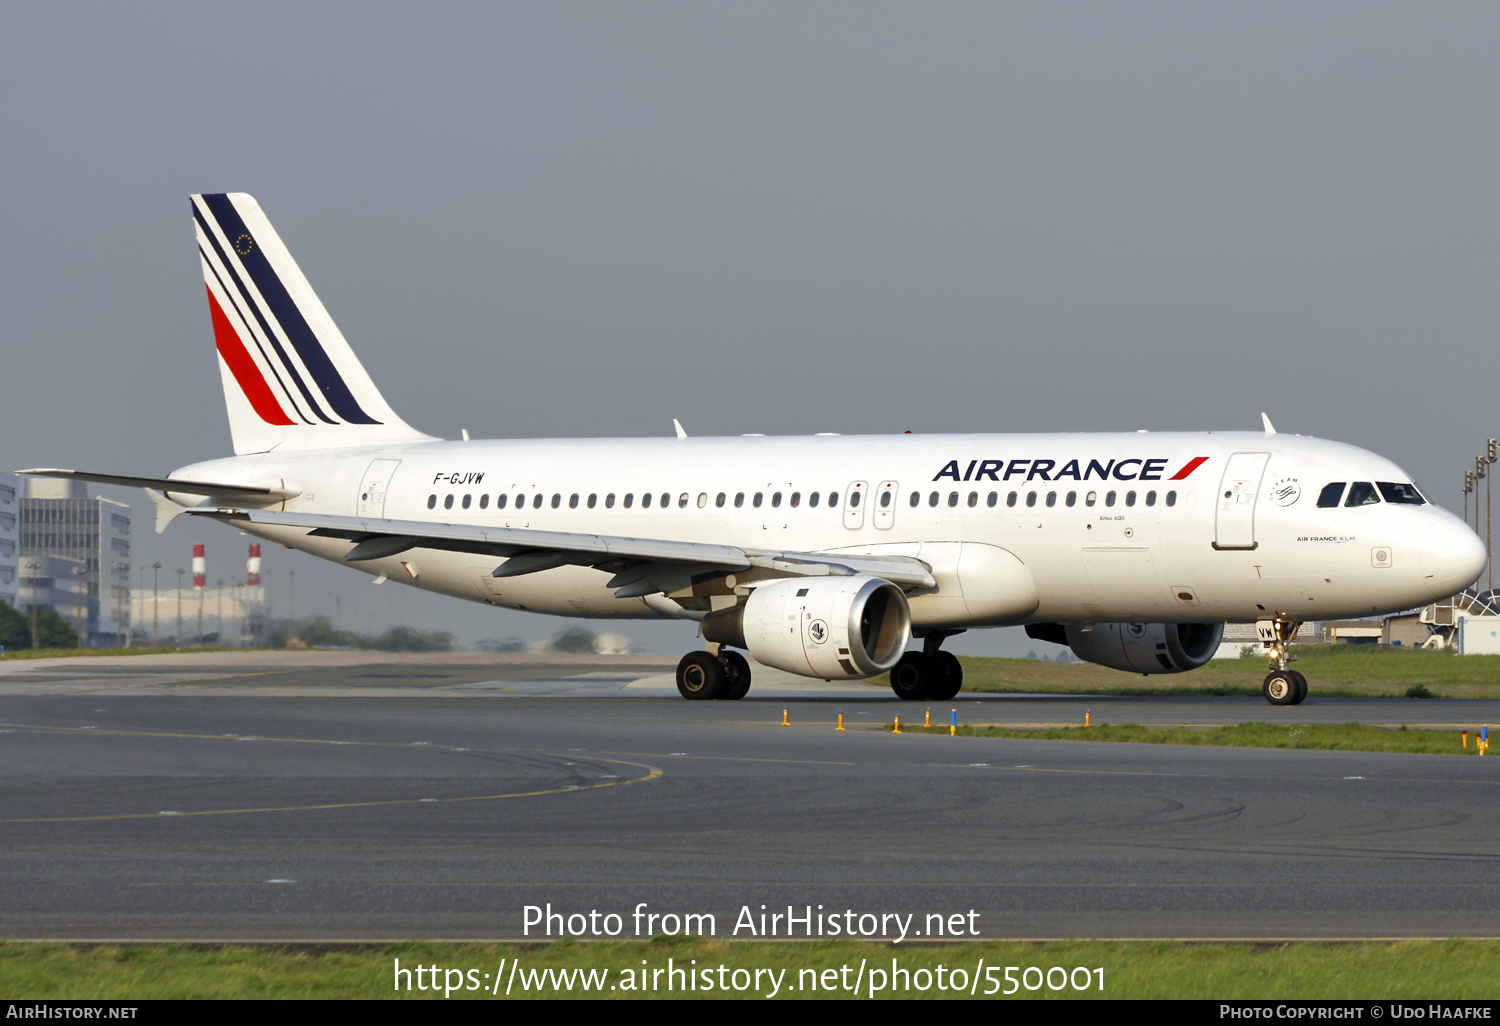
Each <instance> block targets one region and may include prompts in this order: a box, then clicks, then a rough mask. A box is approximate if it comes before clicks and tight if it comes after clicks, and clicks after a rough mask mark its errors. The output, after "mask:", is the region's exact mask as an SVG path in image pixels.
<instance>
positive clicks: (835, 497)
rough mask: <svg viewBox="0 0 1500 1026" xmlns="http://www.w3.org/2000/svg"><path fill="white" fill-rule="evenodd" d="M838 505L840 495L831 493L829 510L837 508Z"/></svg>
mask: <svg viewBox="0 0 1500 1026" xmlns="http://www.w3.org/2000/svg"><path fill="white" fill-rule="evenodd" d="M838 504H839V493H838V492H829V493H828V508H829V509H832V508H833V507H835V506H837V505H838Z"/></svg>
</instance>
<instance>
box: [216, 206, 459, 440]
mask: <svg viewBox="0 0 1500 1026" xmlns="http://www.w3.org/2000/svg"><path fill="white" fill-rule="evenodd" d="M193 222H194V227H195V228H196V230H197V235H198V255H199V258H200V260H201V262H202V265H203V281H204V284H205V285H206V286H207V289H208V308H209V316H210V317H211V319H212V321H213V331H214V344H215V346H216V348H217V349H218V353H219V373H220V378H221V379H222V381H223V385H224V399H225V402H226V403H227V404H228V407H229V429H230V433H231V434H232V435H233V438H234V451H235V454H236V455H243V454H246V453H256V452H268V451H270V450H272V449H277V450H286V449H322V448H331V447H338V446H350V445H379V444H383V443H399V442H415V441H426V440H428V439H429V438H430V436H428V435H424V434H422V433H421V432H420V431H417V430H416V429H414V428H412V427H411V426H409V425H408V424H407V423H406V422H405V421H403V420H402V419H401V418H400V417H398V416H396V413H395V411H393V410H392V409H391V408H390V406H389V405H388V404H387V403H386V401H385V399H384V397H383V396H381V394H380V390H379V389H378V388H376V387H375V382H373V381H372V380H370V375H369V374H368V373H367V372H366V371H365V369H364V367H363V366H362V365H361V364H360V362H359V358H358V357H356V356H355V355H354V350H353V349H351V348H350V347H349V343H348V342H346V341H345V340H344V336H343V334H342V333H341V332H340V331H339V329H338V326H337V325H336V324H334V323H333V318H332V317H330V316H329V315H328V311H327V310H325V309H324V308H323V304H322V303H321V302H320V301H319V300H318V296H317V293H315V292H314V291H313V289H312V286H311V285H310V284H308V281H307V278H306V276H305V275H303V273H302V270H301V268H299V267H298V266H297V262H296V261H295V260H293V259H292V255H291V253H290V252H289V251H288V250H287V248H286V246H285V245H284V244H283V243H282V241H281V237H280V236H279V235H277V234H276V229H274V228H272V227H271V222H270V221H269V220H267V219H266V215H265V214H264V213H262V211H261V209H260V204H258V203H256V202H255V199H254V197H252V196H249V195H247V194H245V193H243V192H233V193H202V194H195V195H194V196H193Z"/></svg>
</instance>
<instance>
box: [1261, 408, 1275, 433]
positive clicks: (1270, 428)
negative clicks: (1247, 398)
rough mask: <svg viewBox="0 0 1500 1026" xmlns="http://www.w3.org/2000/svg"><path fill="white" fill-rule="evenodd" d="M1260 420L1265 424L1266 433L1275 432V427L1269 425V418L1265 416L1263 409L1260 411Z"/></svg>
mask: <svg viewBox="0 0 1500 1026" xmlns="http://www.w3.org/2000/svg"><path fill="white" fill-rule="evenodd" d="M1260 422H1261V423H1262V424H1264V425H1265V426H1266V434H1268V435H1274V434H1275V433H1276V429H1275V428H1274V427H1272V426H1271V418H1270V417H1267V416H1266V414H1265V411H1261V415H1260Z"/></svg>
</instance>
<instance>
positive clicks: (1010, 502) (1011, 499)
mask: <svg viewBox="0 0 1500 1026" xmlns="http://www.w3.org/2000/svg"><path fill="white" fill-rule="evenodd" d="M1005 504H1006V505H1007V506H1014V505H1015V504H1016V493H1015V492H1011V493H1010V494H1009V495H1007V496H1006V497H1005Z"/></svg>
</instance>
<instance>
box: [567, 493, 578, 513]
mask: <svg viewBox="0 0 1500 1026" xmlns="http://www.w3.org/2000/svg"><path fill="white" fill-rule="evenodd" d="M568 508H569V509H577V508H578V493H577V492H574V493H573V494H572V495H570V496H568Z"/></svg>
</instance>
